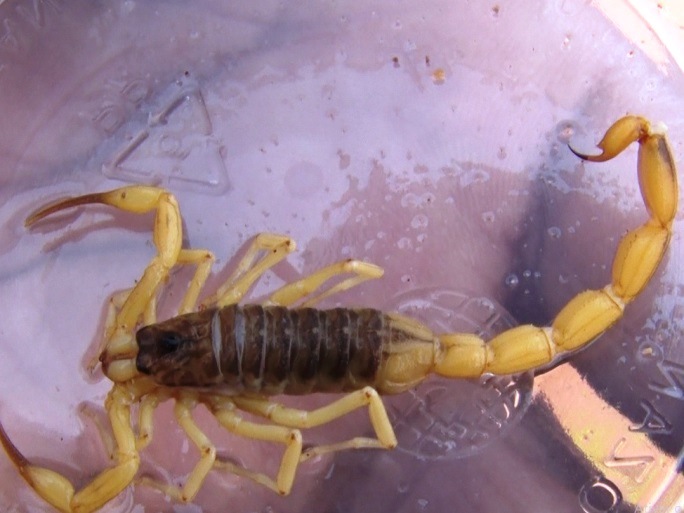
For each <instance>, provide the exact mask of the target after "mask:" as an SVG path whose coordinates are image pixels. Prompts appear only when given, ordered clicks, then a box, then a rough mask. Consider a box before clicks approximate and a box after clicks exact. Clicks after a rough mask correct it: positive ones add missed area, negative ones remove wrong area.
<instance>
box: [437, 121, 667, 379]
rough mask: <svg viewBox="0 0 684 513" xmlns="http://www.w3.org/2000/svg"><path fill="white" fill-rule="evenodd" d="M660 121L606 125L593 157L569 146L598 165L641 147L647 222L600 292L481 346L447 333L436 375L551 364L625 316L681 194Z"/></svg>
mask: <svg viewBox="0 0 684 513" xmlns="http://www.w3.org/2000/svg"><path fill="white" fill-rule="evenodd" d="M665 132H666V129H665V127H664V126H663V125H651V124H650V123H649V122H648V121H647V120H646V119H644V118H642V117H638V116H626V117H624V118H622V119H620V120H618V121H617V122H615V123H614V124H613V126H611V127H610V128H609V129H608V131H607V132H606V134H605V136H604V137H603V139H602V140H601V142H599V144H598V147H599V148H600V149H601V150H602V152H601V153H600V154H599V155H588V154H584V153H581V152H578V151H577V150H575V149H573V148H572V147H571V148H570V150H571V151H572V152H573V153H574V154H575V155H577V156H578V157H580V158H581V159H584V160H588V161H591V162H604V161H606V160H609V159H612V158H613V157H615V156H617V155H618V154H620V153H621V152H622V151H624V150H625V149H626V148H627V147H628V146H629V145H631V144H632V143H635V142H636V143H638V144H639V156H638V163H637V172H638V175H639V185H640V188H641V194H642V196H643V199H644V203H645V205H646V209H647V210H648V213H649V219H648V220H647V221H646V222H645V223H644V224H643V225H642V226H640V227H638V228H636V229H634V230H631V231H630V232H628V233H627V235H625V236H624V237H623V238H622V240H621V241H620V244H619V245H618V249H617V252H616V254H615V259H614V261H613V268H612V279H611V281H610V283H609V284H608V285H606V286H605V287H604V288H603V289H601V290H587V291H584V292H581V293H580V294H578V295H577V296H576V297H574V298H573V299H571V300H570V302H569V303H568V304H567V305H565V307H564V308H563V309H562V310H561V311H560V313H559V314H558V315H557V316H556V318H555V319H554V320H553V322H552V323H551V326H548V327H537V326H533V325H525V326H518V327H516V328H513V329H511V330H508V331H505V332H504V333H502V334H500V335H499V336H497V337H495V338H494V339H492V340H491V341H489V343H486V342H485V341H484V340H482V339H481V338H480V337H477V336H475V335H466V334H456V333H453V334H445V335H441V336H440V337H439V341H440V346H441V347H440V350H439V351H438V353H437V355H436V358H435V372H436V373H438V374H441V375H444V376H448V377H478V376H480V375H482V374H484V373H492V374H513V373H517V372H524V371H528V370H533V369H536V368H540V367H546V366H548V365H549V364H551V363H554V362H557V361H558V360H559V358H560V357H562V356H564V355H565V354H567V353H569V352H572V351H576V350H577V349H580V348H582V347H584V346H586V345H587V344H589V343H590V342H591V341H592V340H594V339H595V338H596V337H598V336H599V335H601V334H602V333H603V332H604V331H606V330H607V329H608V328H610V327H611V326H612V325H613V324H614V323H615V322H616V321H617V320H618V319H620V318H621V317H622V315H623V312H624V309H625V306H626V305H627V304H629V303H630V302H631V301H632V300H633V299H634V298H635V297H636V296H638V295H639V294H640V293H641V291H642V290H643V289H644V288H645V287H646V285H647V284H648V283H649V281H650V279H651V277H652V276H653V274H654V273H655V271H656V269H657V268H658V265H659V264H660V261H661V260H662V259H663V256H664V255H665V253H666V251H667V248H668V244H669V242H670V238H671V236H672V223H673V221H674V217H675V214H676V212H677V200H678V197H679V193H678V186H677V172H676V169H675V164H674V158H673V156H672V151H671V150H670V147H669V144H668V142H667V137H666V135H665Z"/></svg>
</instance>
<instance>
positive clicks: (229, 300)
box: [202, 233, 297, 307]
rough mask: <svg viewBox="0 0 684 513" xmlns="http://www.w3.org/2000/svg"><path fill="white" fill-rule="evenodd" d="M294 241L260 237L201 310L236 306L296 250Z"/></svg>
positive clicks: (272, 236) (274, 237) (278, 237)
mask: <svg viewBox="0 0 684 513" xmlns="http://www.w3.org/2000/svg"><path fill="white" fill-rule="evenodd" d="M296 247H297V245H296V244H295V241H294V240H292V239H290V238H289V237H287V236H285V235H278V234H274V233H260V234H259V235H257V236H256V238H255V239H254V240H253V241H252V243H251V244H250V246H249V248H248V249H247V253H245V256H243V257H242V259H241V260H240V262H239V263H238V265H237V267H236V268H235V271H233V273H232V274H231V275H230V277H229V278H228V279H227V280H226V282H225V283H224V284H223V285H221V286H220V287H219V288H218V290H217V291H216V293H215V294H214V295H212V296H211V297H209V298H207V299H205V300H204V301H203V302H202V307H209V306H218V307H223V306H227V305H233V304H235V303H238V302H239V301H240V300H241V299H242V298H243V296H244V295H245V294H246V293H247V292H248V291H249V289H250V288H251V287H252V285H254V283H255V282H256V281H257V280H258V279H259V278H260V277H261V275H262V274H264V273H265V272H266V271H267V270H269V269H270V268H271V267H273V266H274V265H276V264H277V263H278V262H280V261H281V260H282V259H283V258H285V257H286V256H287V255H289V254H290V253H292V252H293V251H294V250H295V249H296Z"/></svg>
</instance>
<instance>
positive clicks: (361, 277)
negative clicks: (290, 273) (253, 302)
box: [269, 259, 384, 307]
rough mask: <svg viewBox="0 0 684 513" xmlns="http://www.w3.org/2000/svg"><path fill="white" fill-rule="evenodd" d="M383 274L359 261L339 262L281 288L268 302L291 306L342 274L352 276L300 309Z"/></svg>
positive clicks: (308, 300)
mask: <svg viewBox="0 0 684 513" xmlns="http://www.w3.org/2000/svg"><path fill="white" fill-rule="evenodd" d="M383 273H384V271H383V270H382V268H381V267H378V266H377V265H374V264H369V263H367V262H362V261H360V260H352V259H349V260H343V261H341V262H337V263H335V264H332V265H329V266H327V267H324V268H322V269H319V270H318V271H316V272H314V273H313V274H310V275H308V276H306V277H305V278H302V279H301V280H297V281H295V282H292V283H289V284H287V285H285V286H284V287H281V288H280V289H278V290H276V291H275V292H274V293H273V294H271V297H270V298H269V302H270V303H271V304H275V305H281V306H292V305H293V304H294V303H296V302H297V301H299V300H300V299H303V298H304V297H306V296H309V295H312V294H313V293H314V292H316V291H317V290H318V289H320V288H321V287H322V286H323V285H324V284H325V283H327V282H328V281H329V280H331V279H333V278H335V277H338V276H340V275H344V274H352V275H353V276H351V277H349V278H345V279H343V280H342V281H340V282H338V283H336V284H334V285H332V286H331V287H329V288H328V289H327V290H324V291H323V292H320V293H319V294H318V295H316V296H314V297H312V298H309V299H307V300H306V301H305V302H304V303H302V304H301V305H299V306H300V307H309V306H313V305H314V304H315V303H317V302H319V301H321V300H322V299H325V298H327V297H330V296H332V295H333V294H337V293H338V292H343V291H345V290H349V289H350V288H352V287H355V286H357V285H359V284H360V283H363V282H364V281H366V280H374V279H377V278H380V277H381V276H382V275H383Z"/></svg>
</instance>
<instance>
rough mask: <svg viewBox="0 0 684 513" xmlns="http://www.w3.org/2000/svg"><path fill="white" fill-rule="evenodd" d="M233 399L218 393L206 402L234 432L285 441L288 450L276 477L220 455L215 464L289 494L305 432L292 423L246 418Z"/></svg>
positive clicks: (245, 435)
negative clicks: (272, 423) (266, 422)
mask: <svg viewBox="0 0 684 513" xmlns="http://www.w3.org/2000/svg"><path fill="white" fill-rule="evenodd" d="M232 399H233V398H227V397H222V396H218V395H217V396H210V397H206V398H205V399H204V402H205V404H206V405H207V407H208V408H209V409H210V410H211V412H212V413H213V414H214V416H215V417H216V419H217V420H218V421H219V423H220V424H221V425H222V426H223V427H224V428H225V429H227V430H228V431H230V432H231V433H233V434H235V435H238V436H243V437H245V438H251V439H252V440H261V441H265V442H272V443H278V444H282V445H284V446H285V451H284V453H283V457H282V459H281V462H280V468H279V469H278V472H277V474H276V476H275V479H273V478H271V477H269V476H267V475H266V474H263V473H261V472H255V471H252V470H248V469H246V468H244V467H242V466H240V465H237V464H235V463H232V462H230V461H226V460H223V459H220V458H217V459H216V462H215V464H214V466H215V468H217V469H220V470H224V471H228V472H232V473H233V474H236V475H239V476H242V477H247V478H249V479H251V480H253V481H255V482H256V483H259V484H260V485H263V486H265V487H267V488H270V489H271V490H273V491H274V492H276V493H279V494H280V495H287V494H289V493H290V490H291V489H292V483H293V482H294V478H295V474H296V472H297V466H298V465H299V461H300V457H301V455H302V434H301V432H300V431H299V429H292V428H290V427H283V426H278V425H271V424H262V423H257V422H251V421H249V420H246V419H244V418H243V417H242V416H241V415H240V414H238V413H237V412H236V411H235V405H234V403H233V401H232Z"/></svg>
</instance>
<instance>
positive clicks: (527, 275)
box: [523, 269, 532, 278]
mask: <svg viewBox="0 0 684 513" xmlns="http://www.w3.org/2000/svg"><path fill="white" fill-rule="evenodd" d="M530 276H532V271H530V270H529V269H525V270H524V271H523V278H529V277H530Z"/></svg>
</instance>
